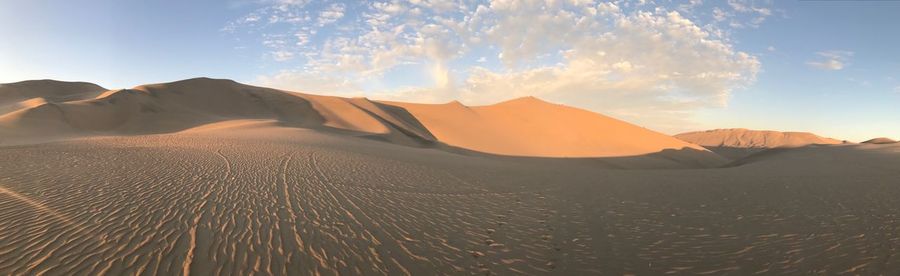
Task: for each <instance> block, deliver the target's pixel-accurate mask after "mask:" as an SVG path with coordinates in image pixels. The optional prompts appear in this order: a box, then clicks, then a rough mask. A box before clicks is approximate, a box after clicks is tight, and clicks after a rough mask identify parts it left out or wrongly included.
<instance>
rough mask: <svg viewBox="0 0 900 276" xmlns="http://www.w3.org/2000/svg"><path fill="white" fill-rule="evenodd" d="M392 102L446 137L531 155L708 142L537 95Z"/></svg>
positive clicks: (613, 152)
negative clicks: (471, 102) (473, 101)
mask: <svg viewBox="0 0 900 276" xmlns="http://www.w3.org/2000/svg"><path fill="white" fill-rule="evenodd" d="M390 104H393V105H397V106H401V107H403V108H405V109H406V110H409V112H410V113H412V114H413V116H415V117H416V118H418V119H419V120H420V121H421V122H422V124H424V125H425V127H426V128H428V130H429V131H430V132H431V133H432V134H434V135H435V137H436V138H437V139H438V140H440V141H441V142H444V143H447V144H450V145H454V146H458V147H462V148H467V149H473V150H477V151H482V152H488V153H495V154H503V155H527V156H565V157H588V156H630V155H641V154H649V153H656V152H660V151H663V150H666V149H693V150H698V151H704V149H703V148H702V147H699V146H696V145H692V144H689V143H685V142H683V141H680V140H678V139H674V138H672V137H670V136H667V135H664V134H661V133H657V132H654V131H651V130H648V129H645V128H641V127H638V126H635V125H632V124H629V123H626V122H623V121H620V120H616V119H613V118H610V117H607V116H603V115H600V114H597V113H593V112H589V111H586V110H582V109H577V108H573V107H568V106H564V105H558V104H552V103H548V102H545V101H542V100H540V99H537V98H533V97H526V98H519V99H515V100H511V101H506V102H502V103H498V104H494V105H487V106H473V107H467V106H465V105H462V104H460V103H459V102H451V103H447V104H438V105H431V104H412V103H397V102H392V103H390Z"/></svg>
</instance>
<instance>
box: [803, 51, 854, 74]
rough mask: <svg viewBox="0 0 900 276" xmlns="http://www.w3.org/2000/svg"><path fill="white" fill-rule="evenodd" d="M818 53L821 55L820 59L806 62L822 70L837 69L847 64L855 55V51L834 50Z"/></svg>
mask: <svg viewBox="0 0 900 276" xmlns="http://www.w3.org/2000/svg"><path fill="white" fill-rule="evenodd" d="M816 55H817V56H818V57H819V59H818V60H816V61H810V62H807V63H806V64H807V65H809V66H812V67H815V68H818V69H822V70H831V71H837V70H841V69H844V67H846V66H847V62H848V61H849V60H850V58H851V57H853V52H850V51H837V50H832V51H824V52H818V53H816Z"/></svg>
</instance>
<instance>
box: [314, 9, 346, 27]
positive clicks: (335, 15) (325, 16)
mask: <svg viewBox="0 0 900 276" xmlns="http://www.w3.org/2000/svg"><path fill="white" fill-rule="evenodd" d="M345 8H346V7H345V6H344V4H331V6H328V8H327V9H325V10H323V11H321V12H319V19H318V22H319V26H324V25H326V24H331V23H334V22H336V21H338V20H340V19H341V18H343V17H344V9H345Z"/></svg>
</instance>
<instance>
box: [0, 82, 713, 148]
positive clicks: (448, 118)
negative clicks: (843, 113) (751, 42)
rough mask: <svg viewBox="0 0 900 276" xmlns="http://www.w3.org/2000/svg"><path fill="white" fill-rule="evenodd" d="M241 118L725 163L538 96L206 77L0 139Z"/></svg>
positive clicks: (90, 102) (430, 140)
mask: <svg viewBox="0 0 900 276" xmlns="http://www.w3.org/2000/svg"><path fill="white" fill-rule="evenodd" d="M60 89H63V88H60ZM18 93H19V94H22V95H25V94H28V93H26V92H22V91H19V92H18ZM43 94H46V93H43ZM79 95H81V94H79ZM241 119H272V120H276V121H277V122H278V123H279V124H281V125H285V126H292V127H301V128H313V129H336V130H343V131H349V132H352V133H355V135H360V136H370V137H374V138H378V139H381V140H386V141H389V142H393V143H398V144H403V145H413V146H426V145H434V144H438V145H445V146H448V147H451V148H461V149H465V150H471V151H477V152H483V153H489V154H501V155H512V156H537V157H619V156H639V155H647V154H655V153H662V152H664V151H682V152H681V153H679V154H680V155H684V156H691V158H692V159H704V158H705V159H708V160H709V161H708V162H706V163H710V164H713V163H717V162H718V161H719V157H718V156H716V155H715V154H712V153H710V152H708V151H706V150H705V149H704V148H702V147H699V146H696V145H693V144H690V143H685V142H683V141H680V140H678V139H674V138H672V137H669V136H666V135H663V134H660V133H657V132H654V131H651V130H647V129H644V128H640V127H637V126H634V125H631V124H628V123H626V122H623V121H619V120H616V119H613V118H609V117H606V116H603V115H600V114H596V113H592V112H588V111H585V110H580V109H576V108H571V107H566V106H562V105H556V104H551V103H547V102H544V101H541V100H538V99H535V98H523V99H517V100H512V101H508V102H503V103H499V104H495V105H489V106H476V107H467V106H464V105H462V104H460V103H458V102H456V103H450V104H444V105H426V104H409V103H396V102H376V101H370V100H368V99H365V98H353V99H348V98H340V97H328V96H317V95H309V94H301V93H290V92H285V91H279V90H274V89H268V88H261V87H254V86H248V85H243V84H239V83H236V82H233V81H229V80H214V79H207V78H199V79H190V80H184V81H178V82H173V83H165V84H154V85H144V86H138V87H135V88H133V89H123V90H111V91H106V92H103V93H99V94H97V95H96V97H94V98H90V99H82V100H77V101H66V102H48V103H46V104H39V103H34V104H32V105H31V106H30V107H27V108H24V109H21V110H18V111H16V112H12V113H9V114H6V115H3V116H0V134H3V133H4V131H5V133H6V134H5V135H2V136H5V137H4V138H5V139H6V140H7V144H9V143H15V141H17V140H19V141H31V138H32V137H34V136H42V137H54V136H58V137H64V138H65V137H73V136H92V135H134V134H155V133H172V132H177V131H182V130H185V129H190V128H194V127H198V126H202V125H204V124H209V123H215V122H220V121H228V120H241ZM2 136H0V137H2Z"/></svg>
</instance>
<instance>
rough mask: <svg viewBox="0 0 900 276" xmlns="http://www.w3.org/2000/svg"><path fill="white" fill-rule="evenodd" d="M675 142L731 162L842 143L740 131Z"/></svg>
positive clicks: (716, 132)
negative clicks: (776, 151)
mask: <svg viewBox="0 0 900 276" xmlns="http://www.w3.org/2000/svg"><path fill="white" fill-rule="evenodd" d="M675 138H678V139H681V140H684V141H687V142H690V143H694V144H697V145H701V146H703V147H706V148H707V149H710V150H712V151H713V152H716V153H718V154H719V155H722V156H725V157H728V158H731V159H735V160H736V159H740V158H743V157H746V156H749V155H751V154H754V153H756V152H760V151H763V150H765V149H771V148H780V147H802V146H807V145H834V144H842V143H844V142H843V141H840V140H835V139H831V138H825V137H820V136H818V135H815V134H812V133H808V132H779V131H767V130H749V129H743V128H734V129H715V130H707V131H697V132H688V133H682V134H678V135H675Z"/></svg>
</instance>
